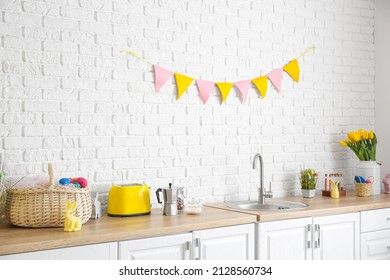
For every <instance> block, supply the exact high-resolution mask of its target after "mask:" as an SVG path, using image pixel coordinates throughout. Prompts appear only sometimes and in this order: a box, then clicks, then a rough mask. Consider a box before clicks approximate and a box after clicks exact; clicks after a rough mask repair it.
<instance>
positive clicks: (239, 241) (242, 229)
mask: <svg viewBox="0 0 390 280" xmlns="http://www.w3.org/2000/svg"><path fill="white" fill-rule="evenodd" d="M254 227H255V226H254V224H247V225H240V226H231V227H223V228H216V229H207V230H198V231H194V232H193V240H194V243H193V258H194V259H198V260H253V259H254V257H255V229H254Z"/></svg>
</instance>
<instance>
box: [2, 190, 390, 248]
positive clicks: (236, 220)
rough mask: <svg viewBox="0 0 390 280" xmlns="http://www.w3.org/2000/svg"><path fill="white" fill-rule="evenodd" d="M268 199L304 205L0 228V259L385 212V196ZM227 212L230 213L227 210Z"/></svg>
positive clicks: (222, 206)
mask: <svg viewBox="0 0 390 280" xmlns="http://www.w3.org/2000/svg"><path fill="white" fill-rule="evenodd" d="M272 200H282V201H283V200H284V201H297V202H303V203H307V204H309V207H307V208H304V209H299V210H283V211H247V210H235V209H231V208H228V207H227V206H226V203H214V204H207V205H205V206H207V207H203V212H202V213H201V214H200V215H185V214H182V213H181V214H179V215H177V216H163V215H162V210H161V209H152V213H151V215H147V216H137V217H122V218H119V217H109V216H107V215H104V216H103V217H102V218H100V219H97V220H89V221H88V222H87V223H86V224H84V225H83V227H82V230H81V231H78V232H64V231H63V228H21V227H14V226H12V225H9V224H3V225H0V255H7V254H15V253H23V252H31V251H38V250H47V249H55V248H64V247H71V246H80V245H88V244H96V243H103V242H112V241H121V240H129V239H137V238H145V237H152V236H160V235H166V234H176V233H185V232H191V231H194V230H202V229H209V228H216V227H224V226H232V225H239V224H247V223H253V222H256V221H260V222H266V221H277V220H284V219H292V218H301V217H309V216H321V215H333V214H342V213H349V212H358V211H364V210H373V209H379V208H390V195H386V194H381V195H376V196H370V197H357V196H346V197H341V198H340V199H332V198H330V197H323V196H321V195H317V196H316V197H315V198H302V197H285V198H280V199H272ZM227 210H229V212H228V211H227Z"/></svg>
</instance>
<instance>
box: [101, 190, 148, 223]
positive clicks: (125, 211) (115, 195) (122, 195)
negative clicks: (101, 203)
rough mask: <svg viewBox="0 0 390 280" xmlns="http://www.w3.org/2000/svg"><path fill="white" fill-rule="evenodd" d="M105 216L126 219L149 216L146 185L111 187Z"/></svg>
mask: <svg viewBox="0 0 390 280" xmlns="http://www.w3.org/2000/svg"><path fill="white" fill-rule="evenodd" d="M107 214H108V215H109V216H117V217H128V216H137V215H148V214H150V192H149V187H148V186H147V185H146V184H124V185H112V186H111V189H110V192H109V193H108V204H107Z"/></svg>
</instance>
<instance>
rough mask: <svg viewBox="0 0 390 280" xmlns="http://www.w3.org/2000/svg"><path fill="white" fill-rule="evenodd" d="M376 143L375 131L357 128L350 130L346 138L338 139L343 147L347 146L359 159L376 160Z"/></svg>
mask: <svg viewBox="0 0 390 280" xmlns="http://www.w3.org/2000/svg"><path fill="white" fill-rule="evenodd" d="M377 143H378V141H377V139H376V135H375V133H374V132H373V131H372V130H370V131H365V130H363V129H359V130H358V131H350V132H349V133H348V136H347V139H345V140H344V141H340V145H341V146H343V147H349V148H350V149H351V150H352V151H353V152H354V153H355V155H356V156H357V157H358V158H359V160H363V161H370V160H371V161H375V160H376V144H377Z"/></svg>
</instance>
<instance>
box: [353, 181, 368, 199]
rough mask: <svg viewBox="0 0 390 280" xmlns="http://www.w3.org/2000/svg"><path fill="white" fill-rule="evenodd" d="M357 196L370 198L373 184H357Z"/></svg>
mask: <svg viewBox="0 0 390 280" xmlns="http://www.w3.org/2000/svg"><path fill="white" fill-rule="evenodd" d="M355 188H356V195H357V196H361V197H363V196H370V195H371V188H372V184H371V183H370V184H364V183H357V182H355Z"/></svg>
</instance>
